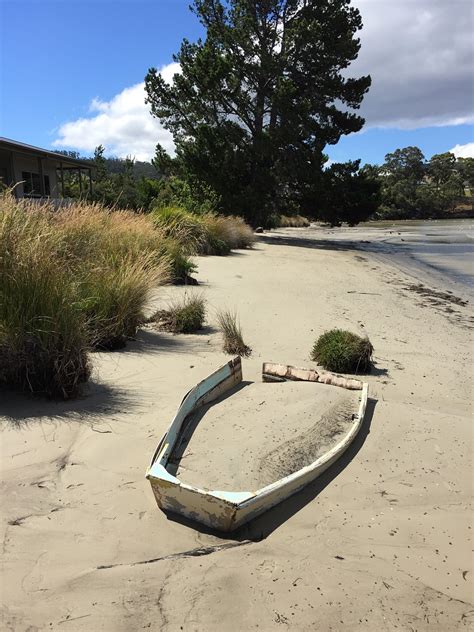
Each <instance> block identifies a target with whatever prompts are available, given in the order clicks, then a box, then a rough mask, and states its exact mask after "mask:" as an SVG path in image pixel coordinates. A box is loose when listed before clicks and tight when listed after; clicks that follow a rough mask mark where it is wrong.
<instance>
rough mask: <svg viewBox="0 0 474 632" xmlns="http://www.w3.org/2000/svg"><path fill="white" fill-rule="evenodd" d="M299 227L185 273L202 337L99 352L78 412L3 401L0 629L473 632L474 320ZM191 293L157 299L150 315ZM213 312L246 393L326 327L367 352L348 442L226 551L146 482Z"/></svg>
mask: <svg viewBox="0 0 474 632" xmlns="http://www.w3.org/2000/svg"><path fill="white" fill-rule="evenodd" d="M302 231H304V229H298V231H297V232H295V230H292V229H284V230H280V231H278V234H275V237H277V236H280V237H282V239H280V241H278V240H276V239H275V238H274V237H268V236H267V234H265V235H264V236H263V237H264V239H262V241H259V242H257V243H256V246H255V248H254V250H251V251H238V252H236V253H235V254H233V255H230V256H229V257H224V258H220V257H206V258H199V259H198V265H199V270H198V274H197V278H198V280H199V281H200V282H201V286H200V288H198V289H199V291H200V292H204V293H205V295H206V298H207V300H208V305H209V314H208V324H207V326H206V328H205V329H204V330H203V331H202V333H200V334H195V335H188V336H182V335H181V336H173V335H171V334H164V333H158V332H154V331H151V330H148V329H143V330H142V331H141V332H140V333H139V335H138V336H137V340H136V341H134V342H130V343H129V344H128V345H127V347H126V348H125V349H123V350H121V351H116V352H109V353H104V352H102V353H95V354H94V356H93V360H94V365H95V369H94V382H92V384H91V385H90V386H89V387H88V389H87V390H86V392H85V394H84V396H83V397H81V398H80V399H78V400H75V401H71V402H66V403H54V402H50V401H46V400H34V399H31V398H28V397H25V396H19V395H13V394H8V393H5V392H2V393H1V396H2V414H3V415H4V419H3V423H2V470H3V471H2V481H3V489H2V493H3V498H4V500H3V503H2V506H3V514H4V515H3V518H4V520H3V522H2V537H3V572H4V577H6V578H7V581H6V582H5V586H4V595H3V601H4V604H3V613H2V616H3V623H4V626H5V628H6V629H9V628H11V629H14V630H15V631H17V630H18V631H20V632H23V631H25V632H26V630H27V629H28V627H29V626H35V627H37V628H38V630H43V629H44V630H46V629H56V628H58V629H60V628H61V627H62V623H63V622H65V621H67V622H68V626H67V628H68V630H74V631H76V630H77V631H84V632H85V631H86V630H87V632H89V631H90V630H94V632H102V631H103V632H129V630H135V629H137V630H139V629H142V628H145V629H146V628H148V627H149V628H151V629H160V630H163V631H166V632H174V631H175V630H180V628H182V629H183V630H184V631H185V632H187V631H195V630H196V631H199V632H200V631H201V630H206V631H207V630H209V631H211V632H213V631H214V630H216V631H217V630H224V631H227V630H229V631H231V632H232V630H235V626H236V623H237V624H238V626H240V628H241V629H246V630H265V631H266V630H274V629H275V630H278V629H281V626H282V625H283V626H284V625H286V626H287V627H291V628H292V629H294V630H298V631H299V630H302V631H303V630H313V629H321V630H323V631H326V630H328V631H329V630H339V629H343V628H345V629H350V630H356V631H360V632H362V631H364V632H366V631H370V632H372V631H373V632H376V631H377V632H378V631H379V630H381V629H387V628H388V629H395V628H396V627H397V626H398V627H399V628H401V629H409V628H410V626H411V627H414V626H415V627H416V628H417V629H418V630H419V631H426V632H428V631H429V632H431V631H432V630H440V631H441V630H443V631H444V630H448V629H449V630H459V631H461V630H464V629H466V626H467V627H468V626H469V624H470V623H471V624H472V622H473V620H472V603H471V601H472V576H473V569H472V568H471V567H470V565H469V562H468V560H469V555H470V548H469V538H470V536H471V530H470V528H471V526H470V515H471V514H470V503H471V501H472V483H471V480H470V471H471V467H472V457H471V455H472V421H471V417H470V415H471V406H470V398H471V384H470V375H471V369H472V361H471V358H470V347H469V339H470V340H471V341H472V329H471V325H470V324H469V323H470V320H469V319H470V318H471V317H472V310H471V307H470V305H453V304H450V303H449V302H448V299H447V298H446V299H441V298H437V299H430V297H429V296H426V295H423V294H418V293H417V292H415V291H413V290H411V289H409V286H410V284H412V283H413V278H412V277H411V276H409V275H408V274H406V273H404V272H403V271H400V270H399V269H397V268H396V267H395V266H393V265H388V264H386V263H384V262H382V261H379V260H377V258H376V257H373V256H372V253H368V252H365V251H363V250H361V249H352V248H347V244H344V243H334V242H329V241H327V240H326V241H321V240H318V243H317V244H314V243H311V240H310V242H309V243H308V240H307V239H305V238H304V235H303V232H302ZM362 245H363V244H362ZM407 288H408V289H407ZM189 289H190V288H183V287H171V286H168V287H165V288H158V290H157V293H156V303H155V305H153V307H154V308H155V307H156V306H159V305H160V304H161V303H162V302H163V301H166V300H167V299H168V298H171V297H173V296H180V295H182V293H183V292H185V291H189ZM223 307H236V308H237V309H238V312H239V316H240V319H241V323H242V330H243V334H244V339H245V341H246V342H248V344H249V345H250V346H251V347H252V348H253V350H254V352H253V355H252V357H251V358H249V359H248V360H247V359H246V360H244V361H243V364H244V376H245V379H246V380H249V381H255V382H260V379H261V364H262V362H263V361H274V362H284V363H288V364H293V365H296V366H308V367H310V366H313V363H311V362H310V361H309V353H310V350H311V346H312V344H313V342H314V340H315V339H316V338H317V336H318V335H319V334H320V333H322V332H323V331H324V330H326V329H329V328H332V327H341V328H347V329H351V330H353V331H354V332H355V333H359V334H360V333H367V334H368V336H369V338H370V339H371V341H372V342H373V344H374V347H375V369H374V371H373V372H372V373H371V375H368V376H366V377H364V380H365V379H366V380H367V381H368V382H369V397H370V405H369V408H368V415H367V423H366V425H365V428H364V431H363V432H361V436H360V439H358V441H357V443H356V444H355V445H354V447H353V448H350V450H349V451H348V453H347V454H346V455H345V456H344V457H342V459H341V461H340V462H338V463H336V464H335V465H334V466H333V467H332V468H331V469H330V470H328V471H327V472H326V473H324V475H323V476H322V477H321V478H320V479H319V480H318V481H316V482H315V483H314V484H311V485H310V486H308V487H307V488H305V489H304V490H303V491H302V492H300V493H299V494H297V495H296V496H294V497H293V498H291V499H289V500H288V501H287V502H285V503H282V505H280V506H277V507H275V508H274V509H272V510H270V511H269V512H267V513H266V514H264V515H262V516H261V517H260V518H257V519H256V520H255V521H254V522H252V523H250V524H249V525H248V527H246V528H245V529H244V530H242V531H241V532H239V533H237V534H233V535H232V536H230V537H222V536H220V537H218V536H217V535H216V534H213V533H209V532H206V531H205V530H204V529H202V530H199V529H197V528H195V527H196V525H189V524H184V523H182V522H179V521H177V520H174V519H173V518H172V517H170V516H168V517H166V516H165V515H164V514H163V513H162V512H161V511H159V510H158V508H157V507H156V503H155V500H154V498H153V496H152V493H151V490H150V486H149V483H148V481H146V480H145V471H146V468H147V466H148V464H149V462H150V459H151V458H152V455H153V453H154V451H155V449H156V446H157V444H158V441H159V440H160V438H161V436H162V434H163V432H164V430H165V428H166V427H167V426H168V424H169V423H170V421H171V419H172V417H173V415H174V413H175V411H176V409H177V406H178V405H179V402H180V401H181V400H182V398H183V396H184V394H185V393H186V392H187V391H188V390H189V389H190V388H191V387H192V386H193V385H195V384H196V383H197V382H199V381H200V380H201V379H203V378H204V377H206V376H207V375H209V374H210V373H211V372H212V371H213V370H215V369H216V368H217V367H219V366H221V365H222V364H223V362H225V361H226V360H227V359H228V356H226V355H224V354H223V353H222V351H221V340H220V333H219V332H218V330H217V327H216V322H215V312H216V310H217V309H220V308H223ZM447 308H450V309H452V310H454V311H447ZM269 405H271V403H269ZM284 405H285V403H284V401H283V403H280V405H279V406H277V407H275V410H274V414H275V416H278V415H281V412H282V411H281V409H282V407H283V408H284ZM229 432H230V434H229V437H232V424H229ZM190 445H191V449H192V444H190ZM7 604H8V605H7Z"/></svg>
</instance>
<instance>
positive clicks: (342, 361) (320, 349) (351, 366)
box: [311, 329, 374, 373]
mask: <svg viewBox="0 0 474 632" xmlns="http://www.w3.org/2000/svg"><path fill="white" fill-rule="evenodd" d="M373 350H374V348H373V346H372V344H371V342H370V340H369V339H368V338H364V337H361V336H357V335H356V334H354V333H352V332H350V331H345V330H343V329H331V330H330V331H326V332H325V333H323V334H322V335H321V336H320V337H319V338H318V340H317V341H316V342H315V344H314V346H313V349H312V352H311V359H312V360H313V361H314V362H317V363H318V364H319V365H321V366H322V367H323V368H325V369H327V370H328V371H334V372H336V373H365V372H367V371H369V370H370V367H371V365H372V353H373Z"/></svg>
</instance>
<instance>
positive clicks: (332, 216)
mask: <svg viewBox="0 0 474 632" xmlns="http://www.w3.org/2000/svg"><path fill="white" fill-rule="evenodd" d="M320 189H321V191H320V196H319V201H318V206H317V209H316V211H313V213H314V214H315V216H316V217H317V218H318V219H320V220H322V221H325V222H328V223H330V224H331V225H332V226H339V225H341V224H342V223H343V222H347V223H348V224H349V226H354V225H355V224H358V223H359V222H361V221H364V220H366V219H368V218H369V217H371V216H372V215H373V214H374V213H375V211H376V210H377V208H378V207H379V204H380V182H379V180H378V178H377V177H376V176H374V174H373V173H372V172H371V171H370V170H368V169H364V168H362V169H360V160H355V161H349V162H346V163H333V164H332V165H331V166H330V167H329V168H328V169H326V171H325V172H324V173H323V176H322V182H321V185H320Z"/></svg>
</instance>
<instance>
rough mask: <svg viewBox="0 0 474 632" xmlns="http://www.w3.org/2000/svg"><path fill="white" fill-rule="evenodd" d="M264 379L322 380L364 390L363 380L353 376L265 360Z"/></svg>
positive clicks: (325, 382)
mask: <svg viewBox="0 0 474 632" xmlns="http://www.w3.org/2000/svg"><path fill="white" fill-rule="evenodd" d="M263 376H265V377H264V378H263V379H264V381H270V380H268V379H266V378H268V377H271V376H274V377H276V378H280V379H281V378H283V379H285V380H301V381H304V382H321V383H322V384H332V385H333V386H340V387H342V388H347V389H349V390H355V391H360V390H362V382H361V381H360V380H356V379H353V378H347V377H344V376H342V375H337V374H336V373H329V372H321V373H319V372H318V371H316V370H315V369H300V368H298V367H294V366H291V365H287V364H274V363H272V362H264V363H263V367H262V377H263Z"/></svg>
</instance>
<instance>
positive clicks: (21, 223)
mask: <svg viewBox="0 0 474 632" xmlns="http://www.w3.org/2000/svg"><path fill="white" fill-rule="evenodd" d="M58 253H59V236H58V235H57V233H56V232H55V231H54V230H53V231H52V230H51V226H50V225H49V222H48V219H47V217H45V215H44V214H42V213H39V212H38V211H37V210H35V209H34V207H30V208H28V207H20V206H17V205H16V204H15V203H14V201H13V199H12V198H10V197H9V196H8V195H7V194H5V195H3V196H2V198H1V200H0V384H6V385H8V386H13V387H15V388H19V389H22V390H28V391H31V392H33V393H38V394H43V395H48V396H51V397H59V398H63V399H68V398H70V397H74V396H75V395H76V394H77V393H78V390H79V387H80V384H81V383H82V382H84V381H86V380H87V379H88V377H89V374H90V363H89V359H88V354H87V351H88V347H89V344H88V343H89V340H88V335H87V328H86V323H85V318H84V314H83V312H82V311H81V309H80V305H79V304H78V301H77V294H76V290H77V283H76V281H75V280H74V279H71V277H70V275H69V274H68V271H67V269H65V268H64V266H63V265H62V260H61V257H60V256H59V254H58Z"/></svg>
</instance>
